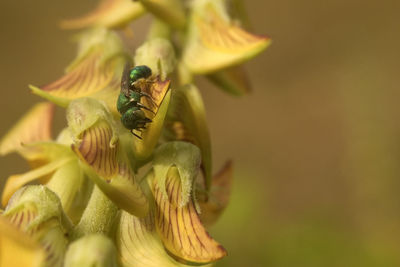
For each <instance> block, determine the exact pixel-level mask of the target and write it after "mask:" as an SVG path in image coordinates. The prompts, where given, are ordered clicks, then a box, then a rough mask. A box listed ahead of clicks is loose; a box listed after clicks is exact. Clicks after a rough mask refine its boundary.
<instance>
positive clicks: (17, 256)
mask: <svg viewBox="0 0 400 267" xmlns="http://www.w3.org/2000/svg"><path fill="white" fill-rule="evenodd" d="M0 255H1V257H0V267H8V266H26V267H40V266H42V264H43V262H44V259H45V251H44V249H43V248H42V247H41V246H40V245H39V244H38V243H36V242H35V241H34V240H33V239H32V238H31V237H29V236H27V235H24V234H23V233H22V232H20V231H19V230H18V229H17V228H16V227H14V226H13V225H12V224H10V223H9V222H8V221H7V220H6V219H5V218H4V217H2V216H0Z"/></svg>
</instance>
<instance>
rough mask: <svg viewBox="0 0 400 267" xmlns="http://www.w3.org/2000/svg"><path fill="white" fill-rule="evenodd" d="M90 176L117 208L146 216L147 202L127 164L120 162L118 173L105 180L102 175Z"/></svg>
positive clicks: (139, 215)
mask: <svg viewBox="0 0 400 267" xmlns="http://www.w3.org/2000/svg"><path fill="white" fill-rule="evenodd" d="M91 177H92V179H93V180H94V182H95V183H96V184H97V186H98V187H99V188H100V189H101V191H102V192H103V193H104V194H105V195H106V196H107V197H108V198H109V199H111V200H112V201H113V202H114V203H115V205H117V206H118V207H119V208H121V209H123V210H125V211H127V212H129V213H130V214H132V215H135V216H137V217H144V216H146V214H147V212H148V210H149V203H148V201H147V198H146V197H145V195H144V194H143V191H142V189H141V187H140V186H139V184H138V183H137V182H136V181H135V177H134V174H133V172H132V170H131V169H130V167H129V166H128V165H126V164H124V163H120V164H119V165H118V173H117V174H115V175H114V176H113V177H111V178H109V180H107V181H106V180H105V179H104V178H103V179H101V178H102V177H98V176H91Z"/></svg>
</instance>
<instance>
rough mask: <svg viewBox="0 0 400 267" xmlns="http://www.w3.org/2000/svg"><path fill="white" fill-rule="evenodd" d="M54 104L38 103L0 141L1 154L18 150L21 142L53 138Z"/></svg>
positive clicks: (27, 142) (26, 142)
mask: <svg viewBox="0 0 400 267" xmlns="http://www.w3.org/2000/svg"><path fill="white" fill-rule="evenodd" d="M53 114H54V105H53V104H51V103H40V104H36V105H35V106H34V107H33V108H31V110H30V111H29V112H28V113H27V114H26V115H25V116H24V117H23V118H22V119H20V120H19V121H18V123H17V124H16V125H15V126H14V127H13V128H12V129H11V130H10V131H9V132H8V134H7V135H6V136H4V137H3V139H2V140H1V142H0V155H6V154H8V153H10V152H13V151H17V150H19V149H20V148H21V144H29V143H32V142H37V141H45V140H49V139H50V138H51V123H52V120H53Z"/></svg>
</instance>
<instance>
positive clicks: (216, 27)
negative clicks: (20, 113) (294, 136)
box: [0, 0, 270, 267]
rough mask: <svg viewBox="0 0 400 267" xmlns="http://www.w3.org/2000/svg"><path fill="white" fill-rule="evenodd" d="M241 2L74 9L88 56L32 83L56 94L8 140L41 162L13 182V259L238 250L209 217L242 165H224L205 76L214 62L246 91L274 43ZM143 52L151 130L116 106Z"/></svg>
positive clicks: (5, 227) (213, 71) (225, 78)
mask: <svg viewBox="0 0 400 267" xmlns="http://www.w3.org/2000/svg"><path fill="white" fill-rule="evenodd" d="M227 4H228V2H227V1H224V0H194V1H190V2H189V1H181V0H140V1H136V2H135V1H130V0H103V1H102V2H101V3H100V4H99V6H98V7H97V8H96V9H95V10H94V11H93V12H92V13H90V14H88V15H86V16H84V17H81V18H78V19H72V20H66V21H63V22H62V27H64V28H72V29H82V32H81V33H80V34H79V35H78V36H77V38H76V40H77V42H78V54H77V57H76V59H75V60H73V61H72V63H71V64H70V65H69V66H68V67H67V69H66V72H65V75H63V76H62V77H61V78H59V79H58V80H56V81H54V82H51V83H49V84H47V85H45V86H42V87H36V86H33V85H31V86H30V88H31V90H32V92H33V93H35V94H37V95H39V96H41V97H43V98H44V99H46V100H47V101H49V102H43V103H39V104H37V105H35V106H34V107H33V108H32V109H31V110H30V111H29V112H28V113H27V114H26V115H25V116H24V117H23V118H22V119H21V120H20V121H19V122H18V123H17V124H16V125H15V126H14V127H13V128H12V129H11V130H10V131H9V133H8V134H7V135H6V136H5V137H4V138H3V139H2V141H1V143H0V154H1V155H5V154H8V153H11V152H17V153H19V154H20V155H21V156H22V157H23V158H25V159H26V160H27V161H28V163H29V164H30V165H31V167H32V170H31V171H28V172H26V173H23V174H16V175H12V176H10V177H9V178H8V179H7V181H6V185H5V188H4V190H3V194H2V204H3V206H4V207H5V210H4V211H3V212H2V215H1V216H0V267H2V266H63V265H65V266H142V267H143V266H187V265H205V264H207V265H211V264H212V263H213V262H215V261H217V260H219V259H221V258H222V257H224V256H226V251H225V249H224V248H223V247H222V246H221V245H220V244H219V243H218V242H217V241H215V240H214V239H213V238H212V237H210V235H209V234H208V233H207V230H206V228H205V226H208V225H210V224H212V223H214V222H215V221H216V220H217V218H218V217H219V215H220V214H221V212H222V211H223V209H224V208H225V207H226V205H227V203H228V200H229V192H230V186H231V183H232V164H231V162H228V163H227V164H226V165H225V166H224V167H223V168H222V170H221V171H220V172H218V173H217V174H216V175H212V159H211V143H210V136H209V132H208V128H207V123H206V114H205V109H204V105H203V102H202V98H201V94H200V92H199V90H198V88H197V87H196V85H195V84H194V80H193V78H194V76H195V75H197V74H202V75H206V77H208V78H209V79H210V80H211V81H213V82H215V83H216V84H217V85H218V86H220V87H221V88H223V89H224V90H226V91H227V92H230V93H232V94H234V95H242V94H244V93H246V92H248V84H247V83H246V80H245V76H244V74H243V69H242V67H240V66H239V64H241V63H242V62H244V61H246V60H248V59H250V58H252V57H254V56H256V55H257V54H258V53H260V52H261V51H262V50H264V49H265V48H266V47H267V46H268V45H269V43H270V40H269V39H268V38H267V37H261V36H256V35H253V34H250V33H248V32H246V31H245V30H244V29H242V28H241V27H242V26H241V21H242V22H243V20H244V18H241V17H240V16H237V15H238V14H239V15H240V14H243V13H242V12H238V13H237V14H229V13H228V11H227ZM230 4H232V5H237V4H238V1H232V2H231V3H230ZM233 10H235V9H233ZM146 13H151V14H152V15H153V22H152V26H151V28H150V31H149V34H148V36H147V38H146V40H145V41H144V42H143V44H142V45H141V46H140V47H139V48H138V49H136V52H135V54H134V55H131V54H129V52H127V51H129V48H127V47H126V44H124V42H123V41H122V40H123V39H124V38H121V35H123V34H124V32H122V31H121V29H126V28H129V27H130V26H129V23H130V22H131V21H133V20H134V19H136V18H138V17H140V16H142V15H143V14H146ZM129 29H132V28H129ZM125 33H126V31H125ZM127 38H129V36H128V37H127ZM125 39H126V38H125ZM131 61H133V62H134V65H136V66H137V65H146V66H148V67H149V68H150V69H151V70H152V75H151V77H149V78H146V79H142V80H141V84H140V91H141V92H143V93H144V94H146V95H147V96H148V97H143V98H141V99H140V102H139V103H135V105H136V106H138V107H146V108H142V109H141V110H142V111H141V112H144V114H145V115H146V117H148V118H150V119H151V122H149V123H148V124H147V125H146V128H145V129H143V130H142V131H141V132H140V133H137V135H138V136H139V137H140V138H137V137H136V136H134V135H132V134H131V132H130V131H129V130H128V129H126V128H124V127H123V125H122V124H121V121H120V117H121V114H120V113H119V112H118V110H117V107H116V103H117V98H118V95H119V94H120V89H121V75H122V73H123V69H124V65H125V64H126V62H131ZM54 104H56V105H58V106H60V107H63V108H66V117H67V122H68V126H67V127H66V128H64V129H63V130H62V131H61V132H60V133H59V134H58V136H57V137H56V138H55V139H52V138H51V125H52V118H53V111H54ZM34 181H35V182H37V183H39V185H27V184H28V183H31V182H34Z"/></svg>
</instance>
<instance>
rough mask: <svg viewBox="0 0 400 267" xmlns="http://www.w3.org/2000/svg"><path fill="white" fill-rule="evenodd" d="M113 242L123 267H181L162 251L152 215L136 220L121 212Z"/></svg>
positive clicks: (181, 265) (162, 247)
mask: <svg viewBox="0 0 400 267" xmlns="http://www.w3.org/2000/svg"><path fill="white" fill-rule="evenodd" d="M115 242H116V246H117V250H118V253H119V257H120V262H121V264H122V266H124V267H143V266H146V267H159V266H163V267H183V266H189V265H185V264H182V263H179V262H177V261H175V260H174V259H173V258H171V257H170V256H169V255H168V254H167V252H166V251H165V249H164V246H163V244H162V242H161V240H160V238H159V236H158V234H157V232H156V229H155V225H154V214H153V213H149V215H148V216H147V217H145V218H141V219H139V218H137V217H135V216H132V215H130V214H128V213H126V212H122V214H121V219H120V222H119V225H118V228H117V231H116V236H115Z"/></svg>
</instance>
